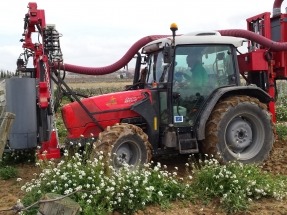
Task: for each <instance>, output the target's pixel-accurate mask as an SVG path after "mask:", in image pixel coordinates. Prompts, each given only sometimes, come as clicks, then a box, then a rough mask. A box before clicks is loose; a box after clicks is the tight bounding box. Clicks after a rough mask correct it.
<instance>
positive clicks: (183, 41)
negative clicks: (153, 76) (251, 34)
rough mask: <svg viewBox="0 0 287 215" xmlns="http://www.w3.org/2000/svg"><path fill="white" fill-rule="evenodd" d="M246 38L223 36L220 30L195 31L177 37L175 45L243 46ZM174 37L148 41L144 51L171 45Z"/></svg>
mask: <svg viewBox="0 0 287 215" xmlns="http://www.w3.org/2000/svg"><path fill="white" fill-rule="evenodd" d="M244 41H246V39H243V38H237V37H229V36H221V35H220V33H219V32H215V31H213V32H194V33H189V34H184V35H180V36H176V37H175V45H191V44H231V45H234V46H235V47H240V46H242V44H243V42H244ZM171 42H172V37H166V38H161V39H158V40H154V41H152V42H150V43H148V44H147V45H146V46H144V47H143V49H142V52H143V53H149V52H153V51H156V50H158V49H161V48H163V47H164V46H165V45H171Z"/></svg>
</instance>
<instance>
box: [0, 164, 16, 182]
mask: <svg viewBox="0 0 287 215" xmlns="http://www.w3.org/2000/svg"><path fill="white" fill-rule="evenodd" d="M17 175H18V171H17V169H16V168H15V167H12V166H0V178H1V179H3V180H8V179H10V178H16V177H17Z"/></svg>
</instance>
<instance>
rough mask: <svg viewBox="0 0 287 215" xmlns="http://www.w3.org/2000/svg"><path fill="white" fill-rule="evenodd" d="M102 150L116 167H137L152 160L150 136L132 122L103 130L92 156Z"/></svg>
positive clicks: (107, 159) (109, 161)
mask: <svg viewBox="0 0 287 215" xmlns="http://www.w3.org/2000/svg"><path fill="white" fill-rule="evenodd" d="M100 151H102V152H103V155H104V157H105V158H106V161H108V163H109V165H111V166H112V167H113V168H115V169H119V168H121V167H122V166H124V165H125V164H128V165H130V166H133V167H137V166H140V165H142V164H145V163H148V162H150V160H151V157H152V155H151V144H150V143H149V142H148V136H147V135H146V134H145V133H144V132H143V130H142V129H141V128H139V127H137V126H135V125H131V124H116V125H114V126H111V127H107V129H106V130H105V131H103V132H101V133H100V135H99V138H98V140H97V141H96V142H95V143H94V147H93V152H92V154H91V156H92V158H94V157H95V156H96V154H97V153H98V152H100Z"/></svg>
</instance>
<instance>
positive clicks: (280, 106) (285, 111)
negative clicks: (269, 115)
mask: <svg viewBox="0 0 287 215" xmlns="http://www.w3.org/2000/svg"><path fill="white" fill-rule="evenodd" d="M276 118H277V121H279V122H284V121H285V122H286V121H287V96H286V95H280V96H279V97H278V100H277V102H276Z"/></svg>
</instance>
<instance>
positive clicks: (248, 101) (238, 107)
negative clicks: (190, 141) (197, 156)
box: [203, 96, 274, 163]
mask: <svg viewBox="0 0 287 215" xmlns="http://www.w3.org/2000/svg"><path fill="white" fill-rule="evenodd" d="M273 131H274V125H273V122H272V120H271V116H270V114H269V113H268V111H267V107H266V105H265V104H262V103H261V102H259V100H258V99H256V98H252V97H249V96H233V97H229V98H226V99H224V100H222V101H220V102H219V103H218V104H217V105H216V106H215V108H214V110H213V111H212V113H211V115H210V117H209V119H208V122H207V124H206V134H205V135H206V139H205V140H204V141H203V152H204V153H207V154H213V155H215V156H216V157H218V156H219V157H220V159H221V160H222V161H223V162H228V161H232V160H238V161H240V162H242V163H261V162H263V161H264V160H265V159H267V157H268V155H269V153H270V151H271V149H272V145H273V142H274V133H273Z"/></svg>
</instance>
